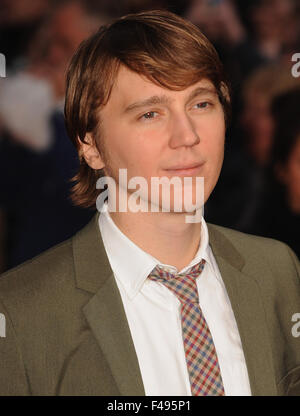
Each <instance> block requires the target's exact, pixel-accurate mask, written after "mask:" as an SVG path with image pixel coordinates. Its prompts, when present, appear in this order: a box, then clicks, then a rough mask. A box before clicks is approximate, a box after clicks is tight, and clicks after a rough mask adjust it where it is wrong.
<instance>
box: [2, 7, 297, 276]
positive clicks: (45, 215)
mask: <svg viewBox="0 0 300 416" xmlns="http://www.w3.org/2000/svg"><path fill="white" fill-rule="evenodd" d="M299 3H300V2H299V1H298V0H97V1H96V0H85V1H84V0H82V1H80V0H70V1H57V0H56V1H55V0H1V2H0V53H2V54H3V55H4V56H5V58H6V77H2V78H0V271H4V270H6V269H8V268H11V267H13V266H16V265H17V264H20V263H21V262H23V261H25V260H27V259H30V258H32V257H33V256H35V255H37V254H39V253H40V252H42V251H44V250H45V249H47V248H49V247H51V246H52V245H54V244H57V243H59V242H61V241H63V240H65V239H66V238H68V237H70V236H71V235H72V234H74V233H75V232H76V231H77V230H79V229H80V228H82V227H83V226H84V225H85V224H86V223H87V222H88V221H89V219H90V218H91V217H92V216H93V214H94V212H95V211H94V210H93V209H90V210H88V209H83V208H78V207H75V206H73V205H72V203H71V201H70V198H69V191H70V186H71V185H70V179H71V178H72V177H73V175H74V174H75V172H76V170H77V168H78V158H77V154H76V151H75V149H74V148H73V146H72V144H71V142H70V140H69V139H68V137H67V135H66V131H65V126H64V119H63V104H64V89H65V71H66V67H67V65H68V62H69V60H70V58H71V56H72V54H73V53H74V51H75V50H76V48H77V46H78V45H79V44H80V42H81V41H82V40H83V39H85V38H86V37H88V36H89V35H90V34H91V33H93V32H95V31H96V30H97V28H98V27H99V26H100V25H101V24H104V23H105V22H107V21H108V20H109V19H111V18H113V17H118V16H122V15H124V14H127V13H131V12H137V11H142V10H149V9H167V10H170V11H172V12H174V13H177V14H179V15H181V16H183V17H185V18H187V19H189V20H190V21H192V22H193V23H194V24H196V25H198V26H199V27H200V28H201V30H202V31H203V32H204V33H205V34H206V36H207V37H208V38H209V39H210V40H211V41H212V42H213V44H214V45H215V47H216V49H217V50H218V52H219V54H220V56H221V59H222V61H223V62H224V65H225V68H226V72H227V76H228V79H229V81H230V84H231V88H232V94H233V118H232V124H231V127H230V129H229V130H228V133H227V137H226V148H225V161H224V166H223V170H222V173H221V178H220V180H219V183H218V185H217V187H216V188H215V190H214V192H213V194H212V196H211V198H210V199H209V201H208V202H207V204H206V207H205V218H206V220H207V221H209V222H213V223H215V224H220V225H224V226H227V227H231V228H234V229H237V230H240V231H244V232H249V233H254V234H257V235H262V236H266V237H273V238H276V239H279V240H281V241H284V242H286V243H287V244H289V245H290V246H291V247H292V248H293V249H294V251H295V252H296V253H297V255H298V256H299V257H300V232H299V231H300V227H299V225H300V77H295V76H293V75H292V67H293V65H295V62H293V61H292V56H293V55H294V54H295V53H300V10H299V9H300V8H299V6H300V4H299ZM299 72H300V71H299ZM299 75H300V74H299Z"/></svg>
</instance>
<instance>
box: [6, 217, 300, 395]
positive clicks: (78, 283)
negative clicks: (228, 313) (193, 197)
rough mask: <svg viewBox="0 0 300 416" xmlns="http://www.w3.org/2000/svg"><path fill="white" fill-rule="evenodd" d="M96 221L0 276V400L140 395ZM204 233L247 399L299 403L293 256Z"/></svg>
mask: <svg viewBox="0 0 300 416" xmlns="http://www.w3.org/2000/svg"><path fill="white" fill-rule="evenodd" d="M97 221H98V216H95V218H94V219H93V220H92V221H91V222H90V223H89V224H88V225H87V226H86V227H85V228H83V229H82V230H81V231H80V232H79V233H77V234H76V235H75V236H74V237H73V238H71V239H69V240H67V241H65V242H63V243H61V244H59V245H58V246H55V247H53V248H52V249H50V250H48V251H46V252H45V253H43V254H41V255H40V256H38V257H36V258H34V259H33V260H30V261H28V262H26V263H24V264H23V265H21V266H19V267H17V268H15V269H13V270H11V271H8V272H7V273H5V274H3V275H2V276H1V277H0V313H1V314H3V315H1V317H2V320H1V325H3V324H4V323H5V328H3V327H2V328H1V335H2V337H0V395H134V396H138V395H144V394H145V391H144V387H143V382H142V378H141V373H140V369H139V364H138V360H137V356H136V352H135V349H134V344H133V341H132V338H131V334H130V330H129V326H128V323H127V319H126V315H125V312H124V309H123V304H122V300H121V297H120V294H119V291H118V288H117V285H116V282H115V279H114V276H113V273H112V270H111V268H110V264H109V261H108V258H107V255H106V252H105V249H104V246H103V243H102V238H101V234H100V231H99V227H98V222H97ZM208 230H209V239H210V245H211V247H212V250H213V253H214V255H215V258H216V260H217V263H218V266H219V268H220V271H221V274H222V277H223V280H224V283H225V286H226V289H227V292H228V295H229V299H230V301H231V305H232V308H233V311H234V314H235V318H236V321H237V325H238V328H239V332H240V336H241V340H242V345H243V350H244V354H245V359H246V364H247V368H248V373H249V378H250V385H251V390H252V394H253V395H300V336H299V337H297V336H294V335H295V334H296V335H297V334H298V332H297V331H296V332H295V331H294V335H293V333H292V327H293V325H295V322H293V321H292V317H293V315H294V314H296V313H300V277H299V276H300V268H299V262H298V260H297V259H296V256H295V255H294V253H293V252H292V251H291V250H290V249H289V248H288V247H287V246H286V245H284V244H282V243H279V242H278V241H275V240H271V239H265V238H261V237H255V236H250V235H246V234H243V233H239V232H237V231H233V230H230V229H226V228H223V227H219V226H215V225H211V224H208ZM130 261H134V259H130ZM4 329H5V330H6V332H5V334H4V332H3V330H4ZM298 331H299V335H300V328H299V330H298ZM3 335H5V336H3Z"/></svg>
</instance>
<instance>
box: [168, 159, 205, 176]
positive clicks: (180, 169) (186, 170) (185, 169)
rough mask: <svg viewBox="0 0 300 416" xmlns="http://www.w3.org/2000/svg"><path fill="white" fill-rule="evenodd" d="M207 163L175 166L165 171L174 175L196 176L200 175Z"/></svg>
mask: <svg viewBox="0 0 300 416" xmlns="http://www.w3.org/2000/svg"><path fill="white" fill-rule="evenodd" d="M204 163H205V162H201V163H199V162H197V163H189V164H184V165H175V166H173V167H171V168H168V169H165V171H166V172H167V173H169V174H172V175H195V174H197V173H199V171H200V170H201V168H202V167H203V165H204Z"/></svg>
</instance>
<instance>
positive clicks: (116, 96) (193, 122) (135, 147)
mask: <svg viewBox="0 0 300 416" xmlns="http://www.w3.org/2000/svg"><path fill="white" fill-rule="evenodd" d="M100 117H101V126H100V130H101V131H100V134H101V138H102V140H100V141H101V143H100V150H101V148H102V150H103V151H102V152H101V153H102V161H103V163H104V164H105V167H104V171H105V174H106V175H107V176H111V177H113V178H114V179H115V180H116V182H118V176H119V169H127V174H128V180H129V179H130V178H132V177H135V176H139V177H140V176H141V177H143V178H145V179H146V181H147V183H148V184H150V182H151V177H158V178H161V177H163V176H166V177H168V178H172V177H180V178H181V179H183V178H184V177H192V178H194V179H195V178H196V177H204V187H205V194H204V201H206V200H207V198H208V197H209V195H210V193H211V192H212V190H213V188H214V187H215V185H216V183H217V180H218V177H219V174H220V170H221V166H222V162H223V155H224V137H225V121H224V112H223V108H222V105H221V104H220V101H219V99H218V96H217V93H216V90H215V88H214V86H213V84H212V83H211V82H210V81H208V80H201V81H199V82H197V83H196V84H194V85H192V86H190V87H188V88H186V89H184V90H181V91H172V90H169V89H166V88H163V87H160V86H158V85H156V84H154V83H152V82H151V81H149V80H148V79H147V78H145V77H142V76H140V75H138V74H137V73H135V72H132V71H130V70H129V69H127V68H125V67H124V66H122V67H121V68H120V71H119V73H118V76H117V79H116V82H115V84H114V87H113V89H112V93H111V96H110V99H109V101H108V103H107V104H106V105H105V106H104V107H103V109H101V111H100ZM194 179H193V188H192V193H193V201H195V192H196V183H195V182H196V181H195V180H194ZM149 187H150V185H149ZM149 189H150V188H149ZM149 194H150V192H149ZM171 198H172V196H171Z"/></svg>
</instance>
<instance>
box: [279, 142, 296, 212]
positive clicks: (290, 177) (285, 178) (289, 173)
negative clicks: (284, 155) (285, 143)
mask: <svg viewBox="0 0 300 416" xmlns="http://www.w3.org/2000/svg"><path fill="white" fill-rule="evenodd" d="M279 176H280V180H281V182H282V183H283V184H284V185H285V186H286V191H287V198H288V204H289V206H290V209H291V210H292V211H293V212H294V213H296V214H300V136H299V137H298V140H297V141H296V144H295V146H294V148H293V150H292V151H291V154H290V156H289V159H288V161H287V163H286V164H285V166H283V167H282V168H281V169H280V171H279Z"/></svg>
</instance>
